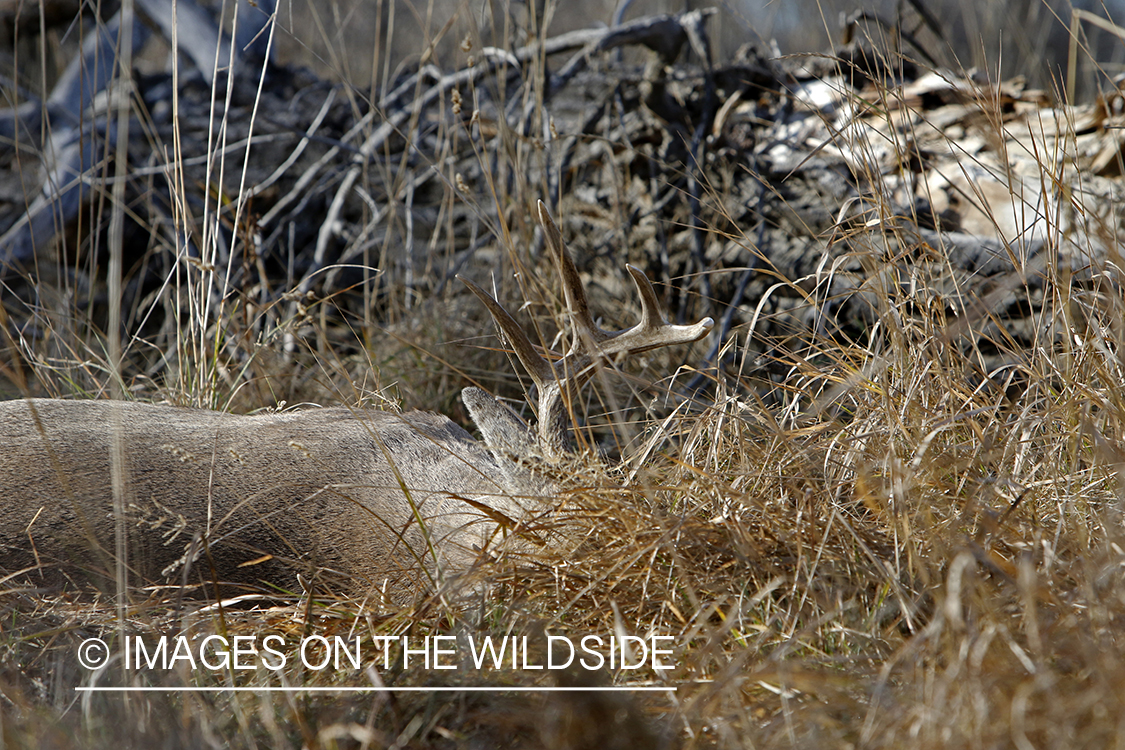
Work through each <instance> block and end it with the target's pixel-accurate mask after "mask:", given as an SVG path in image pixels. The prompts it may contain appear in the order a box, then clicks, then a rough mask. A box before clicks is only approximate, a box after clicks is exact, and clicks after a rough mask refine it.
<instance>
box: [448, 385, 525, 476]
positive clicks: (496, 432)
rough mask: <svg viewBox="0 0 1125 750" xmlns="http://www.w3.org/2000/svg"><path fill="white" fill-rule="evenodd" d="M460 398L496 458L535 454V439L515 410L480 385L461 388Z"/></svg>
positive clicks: (508, 459) (501, 459)
mask: <svg viewBox="0 0 1125 750" xmlns="http://www.w3.org/2000/svg"><path fill="white" fill-rule="evenodd" d="M461 400H462V401H463V402H465V407H466V408H467V409H468V410H469V416H471V417H472V418H473V423H474V424H476V426H477V429H478V430H480V433H481V436H482V437H483V438H484V444H485V445H487V446H488V450H489V451H491V452H492V455H493V456H495V457H496V460H497V461H502V462H503V461H510V460H513V459H515V460H516V461H519V460H521V459H527V458H530V457H532V456H535V455H538V454H539V452H540V451H539V441H538V440H537V439H536V438H535V433H534V432H533V431H532V430H531V428H530V427H528V426H527V423H526V422H524V421H523V420H522V419H520V418H519V417H518V416H516V413H515V412H514V411H512V410H511V409H509V408H508V407H507V406H505V405H504V404H502V403H500V402H499V401H497V400H496V399H495V398H494V397H493V396H492V394H490V393H488V392H487V391H483V390H481V389H480V388H473V387H469V388H465V389H464V390H462V391H461Z"/></svg>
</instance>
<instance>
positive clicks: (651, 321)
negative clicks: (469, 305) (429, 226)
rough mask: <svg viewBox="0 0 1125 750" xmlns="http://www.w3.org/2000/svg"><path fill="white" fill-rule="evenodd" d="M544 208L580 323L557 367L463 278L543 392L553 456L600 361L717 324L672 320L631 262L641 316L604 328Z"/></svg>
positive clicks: (544, 435)
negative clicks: (575, 400)
mask: <svg viewBox="0 0 1125 750" xmlns="http://www.w3.org/2000/svg"><path fill="white" fill-rule="evenodd" d="M538 209H539V223H540V224H541V225H542V226H543V231H544V232H545V233H546V235H547V244H548V245H549V246H550V248H551V251H552V254H553V255H554V256H555V261H556V263H558V266H559V273H560V274H561V275H562V282H563V293H564V294H565V296H566V306H567V309H568V310H569V313H570V319H571V323H572V325H573V326H574V342H573V344H572V345H571V347H570V351H568V352H567V353H566V356H564V357H563V358H562V359H561V360H559V361H558V362H556V363H555V364H554V365H552V364H551V362H549V361H548V360H547V359H546V358H544V357H543V356H541V355H540V354H539V353H538V352H536V351H535V347H534V346H532V344H531V341H530V340H529V339H528V338H527V334H526V333H524V331H523V329H522V328H521V327H520V325H519V324H518V323H517V322H516V320H515V318H513V317H512V316H511V315H510V314H509V313H508V311H507V310H505V309H504V307H503V306H502V305H501V304H500V303H499V302H497V301H496V300H495V299H494V298H493V297H492V295H490V294H489V293H488V292H486V291H484V290H483V289H481V288H480V287H479V286H477V285H476V284H474V283H473V282H472V281H469V280H468V279H466V278H464V277H462V276H458V277H457V278H459V279H461V281H462V282H464V283H465V285H466V286H467V287H469V289H470V290H471V291H472V292H473V294H475V295H476V296H477V297H478V298H479V299H480V301H481V302H483V303H484V306H485V307H486V308H488V312H489V313H491V314H492V319H493V320H494V321H496V325H497V326H498V327H499V328H500V331H501V333H503V335H504V337H505V338H506V339H508V343H509V344H511V346H512V349H513V350H514V351H515V353H516V357H517V358H519V361H520V363H521V364H522V365H523V367H524V369H525V370H527V373H528V375H530V376H531V379H532V381H534V383H535V386H536V389H537V390H538V392H539V399H538V404H537V407H536V411H537V412H538V417H539V425H538V431H539V441H540V443H541V445H542V446H543V448H544V449H545V450H546V451H548V452H549V453H550V454H553V455H558V454H560V453H562V452H564V450H565V449H564V443H565V436H566V418H567V409H566V401H567V400H569V398H570V396H572V395H573V394H575V393H576V392H577V391H578V389H579V388H580V387H581V386H582V385H584V384H585V383H586V382H587V381H589V380H590V378H591V377H593V375H594V373H595V372H596V370H597V367H596V366H597V363H598V361H599V360H600V359H602V358H609V357H614V356H617V355H619V354H625V355H631V354H637V353H639V352H645V351H648V350H650V349H656V348H658V347H661V346H671V345H673V344H687V343H691V342H692V341H698V340H699V339H701V338H703V337H704V336H706V335H707V333H708V332H709V331H710V330H711V328H712V327H714V325H715V322H714V321H713V320H711V318H704V319H703V320H701V321H699V322H698V323H695V324H694V325H690V326H680V325H673V324H671V323H669V322H668V321H666V320H665V319H664V316H663V315H662V314H661V312H660V305H659V303H658V302H657V299H656V292H655V291H654V290H653V288H652V284H650V283H649V280H648V278H647V277H646V276H645V275H644V273H643V272H642V271H641V270H640V269H638V268H636V267H634V266H631V265H626V266H625V268H626V269H627V270H628V271H629V275H630V276H632V277H633V283H634V284H635V285H636V287H637V292H638V293H639V294H640V299H641V320H640V322H639V323H637V324H636V325H635V326H633V327H632V328H628V329H626V330H624V331H617V332H615V333H614V332H609V331H603V330H602V329H601V328H599V327H598V326H597V325H596V324H595V323H594V318H593V316H591V315H590V306H589V303H588V302H587V300H586V291H585V290H584V289H583V288H582V280H581V279H580V278H579V276H578V269H577V268H576V267H575V265H574V259H573V258H571V257H570V253H569V252H568V251H567V249H566V244H565V243H564V242H563V238H562V232H560V231H559V228H558V226H556V225H555V222H554V220H553V219H552V218H551V214H550V213H549V212H548V211H547V206H545V205H544V204H543V201H539V206H538ZM564 394H565V395H564Z"/></svg>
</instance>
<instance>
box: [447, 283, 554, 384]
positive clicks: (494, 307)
mask: <svg viewBox="0 0 1125 750" xmlns="http://www.w3.org/2000/svg"><path fill="white" fill-rule="evenodd" d="M457 278H458V279H460V280H461V283H462V284H464V285H465V286H467V287H469V291H470V292H472V293H473V294H475V295H476V296H477V299H479V300H480V301H481V302H483V303H484V306H485V307H486V308H488V312H489V313H490V314H491V315H492V319H493V320H494V321H496V325H497V326H499V328H500V330H501V331H502V332H503V333H504V336H505V338H507V339H508V343H510V344H511V345H512V349H513V350H515V352H516V357H517V358H518V359H519V361H520V364H522V365H523V368H524V369H525V370H527V374H528V375H530V376H531V379H532V380H533V381H534V382H535V386H536V387H537V388H538V389H539V390H540V391H542V390H543V388H544V386H546V385H547V384H548V383H554V382H555V371H554V370H552V369H551V363H550V362H548V361H547V360H546V359H544V358H543V357H541V356H540V355H539V354H538V353H537V352H536V351H535V347H533V346H532V345H531V341H530V340H529V339H528V338H527V334H526V333H524V332H523V329H522V328H520V324H519V323H517V322H516V319H515V318H513V317H512V316H511V314H510V313H509V312H508V311H507V310H505V309H504V306H503V305H501V304H500V303H499V302H497V301H496V300H495V299H494V298H493V296H492V295H491V294H489V293H488V292H486V291H484V290H483V289H481V288H480V287H479V286H477V285H476V284H474V283H473V282H472V281H470V280H469V279H466V278H465V277H464V276H462V275H460V274H458V275H457Z"/></svg>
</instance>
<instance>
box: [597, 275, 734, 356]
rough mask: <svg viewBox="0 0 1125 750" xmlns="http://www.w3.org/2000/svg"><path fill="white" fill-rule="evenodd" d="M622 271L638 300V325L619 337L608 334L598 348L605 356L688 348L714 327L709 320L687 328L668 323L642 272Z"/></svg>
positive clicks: (653, 291)
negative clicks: (634, 288) (635, 291)
mask: <svg viewBox="0 0 1125 750" xmlns="http://www.w3.org/2000/svg"><path fill="white" fill-rule="evenodd" d="M625 269H626V270H627V271H628V272H629V275H630V276H631V277H632V278H633V284H634V285H635V286H636V287H637V294H639V295H640V298H641V321H640V322H639V323H637V324H636V325H635V326H633V327H632V328H629V329H628V330H625V331H622V332H621V333H617V334H610V336H609V339H608V340H607V341H605V342H603V344H602V346H601V350H602V351H603V352H604V353H605V354H619V353H621V352H625V353H628V354H638V353H640V352H646V351H648V350H650V349H657V348H659V347H662V346H672V345H673V344H690V343H691V342H693V341H698V340H699V339H701V338H703V337H704V336H706V335H707V334H708V333H710V331H711V329H712V328H713V327H714V326H715V321H713V320H712V319H711V318H703V319H702V320H700V321H699V322H698V323H695V324H693V325H690V326H681V325H673V324H672V323H669V322H668V321H667V320H665V319H664V315H663V314H662V313H661V312H660V302H659V301H658V300H657V299H656V290H654V289H653V288H652V282H650V281H649V280H648V277H647V276H645V274H644V272H643V271H641V269H639V268H637V267H636V266H633V265H628V264H626V266H625Z"/></svg>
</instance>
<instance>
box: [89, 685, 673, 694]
mask: <svg viewBox="0 0 1125 750" xmlns="http://www.w3.org/2000/svg"><path fill="white" fill-rule="evenodd" d="M677 689H678V688H675V687H657V686H652V685H637V686H629V685H610V686H607V687H535V686H525V685H518V686H512V687H496V686H492V685H488V686H482V687H452V686H448V685H439V686H436V687H421V686H402V687H280V686H262V687H76V688H74V690H75V692H79V693H223V692H230V693H622V692H650V693H651V692H665V693H674V692H676V690H677Z"/></svg>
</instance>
